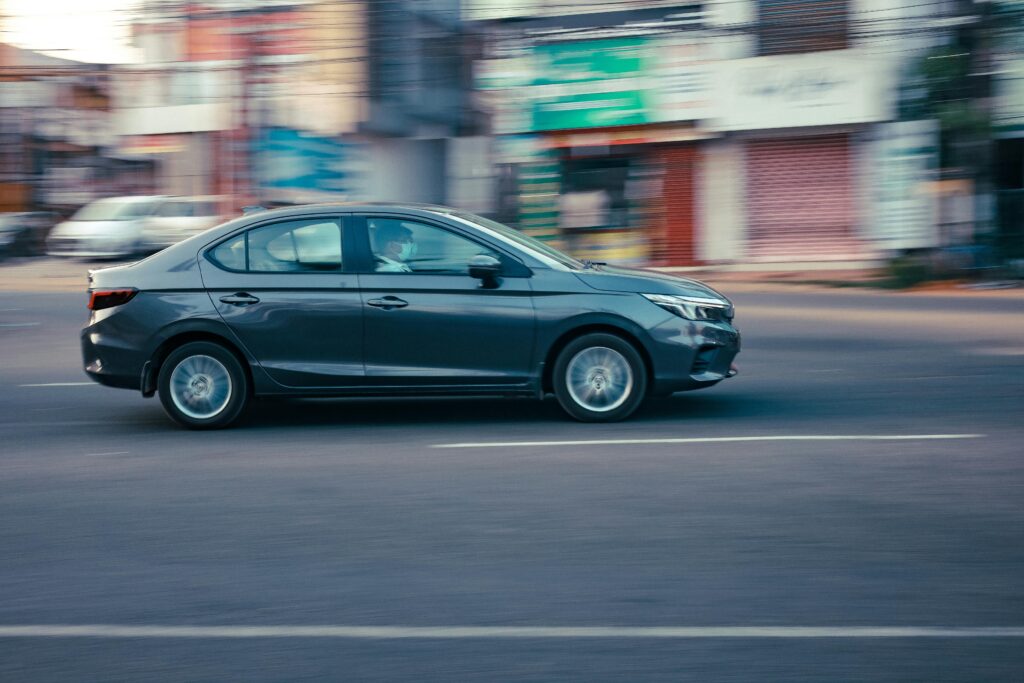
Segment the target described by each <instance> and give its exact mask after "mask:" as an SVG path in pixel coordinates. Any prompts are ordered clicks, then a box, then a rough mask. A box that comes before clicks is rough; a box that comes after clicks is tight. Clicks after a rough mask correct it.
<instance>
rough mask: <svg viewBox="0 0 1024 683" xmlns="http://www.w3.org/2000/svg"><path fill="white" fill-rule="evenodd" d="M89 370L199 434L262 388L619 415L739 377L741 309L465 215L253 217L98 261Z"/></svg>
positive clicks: (690, 284) (593, 417)
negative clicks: (506, 400)
mask: <svg viewBox="0 0 1024 683" xmlns="http://www.w3.org/2000/svg"><path fill="white" fill-rule="evenodd" d="M89 293H90V297H89V308H90V310H91V313H90V318H89V324H88V325H87V326H86V327H85V329H84V330H82V352H83V357H84V364H85V371H86V373H87V374H88V375H89V376H90V377H92V378H93V379H94V380H96V381H97V382H99V383H101V384H105V385H108V386H113V387H121V388H125V389H133V390H135V391H140V392H141V393H142V395H143V396H152V395H154V394H159V396H160V400H161V402H162V404H163V406H164V409H165V410H166V411H167V413H168V415H170V417H171V418H173V419H174V420H175V421H176V422H178V423H180V424H182V425H184V426H186V427H190V428H199V429H202V428H217V427H224V426H226V425H228V424H230V423H231V422H233V421H234V420H235V419H236V418H237V417H238V416H239V415H241V414H242V412H243V410H244V409H245V407H246V405H247V404H248V402H249V401H250V400H251V399H253V398H259V397H265V396H307V397H309V396H371V395H377V396H379V395H388V396H396V395H488V396H495V395H502V396H531V397H537V398H543V397H544V396H545V395H547V394H551V393H553V394H554V395H555V396H556V398H557V399H558V402H559V404H560V405H561V406H562V408H564V409H565V411H566V412H567V413H568V414H569V415H571V416H572V417H574V418H576V419H578V420H583V421H594V422H596V421H612V420H621V419H624V418H626V417H628V416H629V415H630V414H632V413H633V412H634V411H635V410H636V409H637V407H638V406H639V405H640V403H641V402H642V401H643V399H644V397H645V396H648V395H668V394H671V393H674V392H677V391H686V390H691V389H701V388H704V387H709V386H712V385H714V384H716V383H718V382H720V381H721V380H723V379H725V378H726V377H731V376H732V375H733V374H735V372H736V370H735V366H734V364H733V359H734V358H735V356H736V354H737V353H738V352H739V348H740V335H739V333H738V332H737V330H736V328H735V327H734V325H733V306H732V304H731V302H730V301H729V300H728V299H727V298H726V297H724V296H722V295H721V294H719V293H718V292H717V291H715V290H713V289H712V288H710V287H708V286H707V285H705V284H703V283H700V282H697V281H695V280H690V279H685V278H680V277H674V276H670V275H667V274H662V273H656V272H651V271H644V270H634V269H625V268H617V267H612V266H607V265H604V264H595V263H591V262H586V261H582V262H581V261H578V260H576V259H573V258H571V257H569V256H567V255H565V254H563V253H561V252H559V251H557V250H555V249H553V248H552V247H550V246H549V245H547V244H545V243H543V242H540V241H538V240H535V239H532V238H530V237H527V236H525V235H523V234H522V233H520V232H519V231H516V230H513V229H511V228H508V227H506V226H503V225H500V224H498V223H495V222H493V221H490V220H488V219H485V218H481V217H479V216H474V215H471V214H467V213H463V212H460V211H458V210H455V209H449V208H444V207H433V206H418V205H417V206H413V205H360V206H356V205H345V204H336V205H329V204H327V205H312V206H302V207H291V208H286V209H279V210H273V211H260V212H257V213H252V214H247V215H245V216H242V217H240V218H237V219H235V220H232V221H229V222H227V223H225V224H223V225H220V226H218V227H215V228H212V229H210V230H208V231H206V232H203V233H201V234H199V235H196V236H194V237H191V238H189V239H187V240H185V241H183V242H180V243H178V244H176V245H174V246H172V247H170V248H168V249H165V250H164V251H162V252H160V253H158V254H155V255H153V256H151V257H149V258H147V259H145V260H143V261H139V262H137V263H133V264H130V265H126V266H118V267H113V268H104V269H101V270H95V271H92V273H91V274H90V288H89Z"/></svg>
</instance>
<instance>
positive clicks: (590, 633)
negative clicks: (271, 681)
mask: <svg viewBox="0 0 1024 683" xmlns="http://www.w3.org/2000/svg"><path fill="white" fill-rule="evenodd" d="M0 638H355V639H372V638H377V639H380V638H389V639H397V638H450V639H454V638H503V639H504V638H545V639H547V638H1024V626H967V627H960V626H332V625H324V626H126V625H120V624H82V625H63V624H45V625H24V626H0Z"/></svg>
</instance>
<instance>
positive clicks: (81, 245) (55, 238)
mask: <svg viewBox="0 0 1024 683" xmlns="http://www.w3.org/2000/svg"><path fill="white" fill-rule="evenodd" d="M170 199H171V198H170V197H164V196H149V197H111V198H109V199H99V200H96V201H94V202H92V203H91V204H86V205H85V206H83V207H82V208H81V209H79V210H78V212H77V213H75V215H73V216H72V217H71V218H70V219H69V220H66V221H64V222H63V223H60V224H58V225H57V227H55V228H54V229H53V230H52V231H51V232H50V237H49V239H48V240H47V243H46V244H47V248H46V253H47V254H49V255H50V256H71V257H80V258H117V257H122V256H136V255H138V254H141V253H142V252H143V251H144V250H145V247H144V245H143V242H142V237H143V231H144V229H145V227H146V223H147V221H148V220H149V219H150V218H151V217H152V216H153V215H154V214H155V213H156V212H157V211H159V209H160V208H161V207H162V206H163V205H164V204H165V203H166V202H167V201H168V200H170Z"/></svg>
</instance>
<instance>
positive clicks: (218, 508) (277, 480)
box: [0, 287, 1024, 682]
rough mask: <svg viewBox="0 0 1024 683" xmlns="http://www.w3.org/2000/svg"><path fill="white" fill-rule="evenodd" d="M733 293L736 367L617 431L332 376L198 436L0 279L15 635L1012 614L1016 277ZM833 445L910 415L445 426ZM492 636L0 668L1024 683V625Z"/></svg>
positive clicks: (869, 423) (278, 677)
mask: <svg viewBox="0 0 1024 683" xmlns="http://www.w3.org/2000/svg"><path fill="white" fill-rule="evenodd" d="M726 293H729V292H728V288H727V287H726ZM735 300H736V303H737V305H738V318H737V322H738V324H739V326H740V327H741V329H742V331H743V334H744V350H743V352H742V354H741V355H740V357H739V365H740V368H741V374H740V375H739V376H738V377H736V378H734V379H731V380H728V381H726V382H724V383H722V384H721V385H719V386H717V387H714V388H712V389H710V390H706V391H702V392H695V393H692V394H683V395H679V396H677V397H674V398H672V399H668V400H662V401H657V402H652V403H650V404H649V405H647V406H646V407H645V408H644V409H643V410H642V412H640V413H639V414H638V415H636V416H635V417H634V418H633V419H631V420H630V421H628V422H625V423H620V424H615V425H583V424H578V423H574V422H570V421H567V420H566V419H564V418H563V417H562V414H561V412H560V411H559V409H558V407H557V405H556V404H554V402H553V401H546V402H544V403H540V402H531V401H497V400H495V401H487V400H472V401H470V400H434V401H430V400H419V401H410V400H401V401H386V400H336V401H335V400H331V401H327V400H320V401H279V402H267V403H261V404H258V405H256V406H255V407H254V409H253V410H252V411H251V412H250V414H249V415H248V417H247V418H246V419H245V420H244V421H243V422H242V424H240V425H239V426H238V427H237V428H235V429H232V430H228V431H222V432H216V433H193V432H188V431H185V430H182V429H180V428H177V427H175V426H173V425H172V424H171V423H170V422H169V421H168V420H167V418H166V417H165V416H164V415H163V413H162V411H161V409H160V405H159V403H158V402H157V401H156V400H147V399H143V398H141V397H140V396H138V395H137V394H134V393H132V392H128V391H121V390H116V389H107V388H103V387H99V386H94V385H89V384H74V383H81V382H87V379H86V378H85V376H84V375H83V374H82V371H81V368H80V359H79V352H78V338H77V334H78V329H79V328H80V327H81V325H82V324H83V322H84V320H85V317H86V311H85V298H84V295H83V294H80V293H31V292H8V293H5V294H4V295H3V300H2V303H0V345H2V346H0V348H2V352H0V437H2V440H0V629H2V627H9V626H27V625H94V624H100V625H103V624H107V625H109V624H116V625H126V626H137V627H145V626H178V627H182V628H183V629H185V630H186V631H187V629H188V628H190V627H202V626H268V627H282V631H281V634H284V633H285V632H286V631H285V629H286V628H290V627H299V626H326V627H330V626H353V627H360V626H396V627H425V628H429V627H446V626H457V627H502V626H514V627H601V626H622V627H652V626H663V627H695V628H699V627H721V626H727V627H757V626H764V627H877V628H886V627H957V628H964V629H983V628H991V627H1022V626H1024V581H1022V577H1024V543H1022V541H1024V445H1022V443H1024V439H1022V437H1024V424H1022V422H1024V300H1022V299H1020V298H998V297H986V296H981V295H978V296H966V297H965V296H955V297H952V296H951V297H942V296H933V297H915V296H901V295H893V294H883V293H879V294H873V293H867V294H865V293H853V294H852V293H846V292H837V293H824V292H823V293H792V294H786V293H778V292H773V293H770V294H756V293H748V294H741V295H737V296H735ZM57 383H60V384H64V383H66V384H67V385H66V386H65V385H62V386H26V385H53V384H57ZM837 435H844V436H910V437H914V438H909V439H905V440H846V441H760V440H752V441H740V442H737V441H724V442H722V441H719V442H691V443H661V444H651V443H648V444H621V443H620V444H616V443H611V444H608V443H604V444H600V443H598V444H577V445H561V446H560V445H547V446H519V445H509V446H502V447H494V448H486V447H481V448H476V447H468V448H435V446H438V445H450V444H466V443H470V444H479V443H490V442H522V441H529V442H536V441H565V440H584V441H593V440H598V441H600V440H630V439H678V438H726V437H765V436H774V437H779V436H837ZM921 435H954V436H964V437H966V436H968V435H971V436H970V438H957V439H922V438H917V437H919V436H921ZM480 633H481V634H483V635H478V636H477V637H469V636H466V637H449V638H440V637H413V638H403V639H400V638H389V637H364V638H360V637H340V638H339V637H328V636H301V637H266V638H247V637H239V638H227V637H210V636H204V635H201V634H199V633H195V634H193V637H188V638H185V637H152V638H141V637H124V636H119V637H100V636H95V637H84V638H82V637H79V638H69V637H57V636H55V635H38V636H33V637H0V680H2V681H185V680H187V681H225V680H239V681H242V680H244V681H321V680H346V681H348V680H359V681H364V680H381V681H391V680H408V681H453V680H483V681H506V680H507V681H612V680H616V681H620V680H628V681H681V680H686V681H907V680H921V681H965V682H966V681H971V682H973V681H1020V680H1022V679H1024V638H1022V637H993V636H984V635H978V636H971V637H927V638H910V637H902V636H899V635H889V636H886V635H878V634H875V635H873V636H871V637H843V638H838V637H823V638H798V637H785V636H783V637H771V638H768V637H759V636H756V635H752V636H751V637H699V638H698V637H670V638H650V637H640V636H637V637H629V636H624V637H610V638H588V637H549V636H538V637H517V638H510V637H499V636H493V637H492V636H488V635H487V633H488V632H486V631H481V632H480ZM709 633H710V631H709Z"/></svg>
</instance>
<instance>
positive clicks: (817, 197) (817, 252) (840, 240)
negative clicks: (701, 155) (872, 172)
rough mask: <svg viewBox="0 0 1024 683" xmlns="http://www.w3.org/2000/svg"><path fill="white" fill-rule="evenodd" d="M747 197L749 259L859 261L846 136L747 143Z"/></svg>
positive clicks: (850, 159) (860, 256)
mask: <svg viewBox="0 0 1024 683" xmlns="http://www.w3.org/2000/svg"><path fill="white" fill-rule="evenodd" d="M747 193H748V216H749V219H750V229H749V234H748V241H747V256H748V258H749V259H750V260H753V261H820V260H848V259H849V260H854V259H859V258H863V255H864V248H863V245H862V244H861V243H860V241H859V240H858V239H857V238H856V209H855V201H854V169H853V155H852V154H851V150H850V140H849V136H848V135H817V136H808V137H796V138H780V139H775V140H757V141H751V142H748V143H747Z"/></svg>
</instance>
